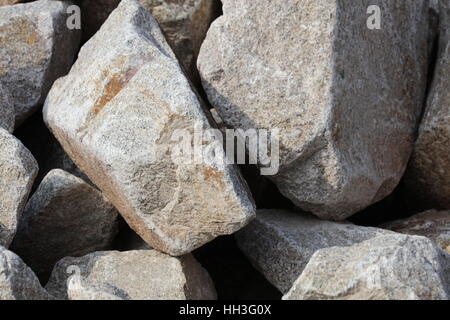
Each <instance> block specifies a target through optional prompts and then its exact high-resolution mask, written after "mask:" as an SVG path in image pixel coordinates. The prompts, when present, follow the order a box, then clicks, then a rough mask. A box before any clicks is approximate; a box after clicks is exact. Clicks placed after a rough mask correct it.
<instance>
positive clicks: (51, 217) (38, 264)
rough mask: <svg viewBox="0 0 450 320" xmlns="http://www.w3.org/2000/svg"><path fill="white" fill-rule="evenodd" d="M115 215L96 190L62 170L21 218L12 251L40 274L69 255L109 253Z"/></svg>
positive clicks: (50, 178)
mask: <svg viewBox="0 0 450 320" xmlns="http://www.w3.org/2000/svg"><path fill="white" fill-rule="evenodd" d="M117 217H118V212H117V210H116V209H115V208H114V207H113V205H112V204H111V203H110V202H109V201H108V200H106V199H105V198H104V197H103V195H102V194H101V193H100V192H99V191H98V190H96V189H94V188H92V187H91V186H90V185H88V184H87V183H86V182H84V181H83V180H81V179H80V178H77V177H75V176H73V175H71V174H69V173H67V172H65V171H63V170H59V169H56V170H52V171H50V172H49V173H48V174H47V176H46V177H45V178H44V180H42V182H41V184H40V185H39V188H38V189H37V190H36V192H35V193H34V194H33V196H32V197H31V199H30V201H29V202H28V204H27V206H26V208H25V210H24V213H23V215H22V217H21V219H20V223H19V228H18V230H17V233H16V237H15V238H14V241H13V243H12V245H11V248H12V250H14V252H16V253H17V254H19V255H20V256H21V257H22V259H23V260H24V261H25V262H26V263H27V264H28V265H29V266H30V267H31V268H32V269H33V270H34V271H35V272H36V273H38V274H39V275H40V274H50V272H51V271H52V268H53V266H54V264H55V263H56V262H58V261H59V260H60V259H62V258H64V257H67V256H75V257H79V256H83V255H85V254H88V253H91V252H94V251H99V250H105V249H109V248H110V245H111V242H112V240H113V239H114V236H115V235H116V233H117Z"/></svg>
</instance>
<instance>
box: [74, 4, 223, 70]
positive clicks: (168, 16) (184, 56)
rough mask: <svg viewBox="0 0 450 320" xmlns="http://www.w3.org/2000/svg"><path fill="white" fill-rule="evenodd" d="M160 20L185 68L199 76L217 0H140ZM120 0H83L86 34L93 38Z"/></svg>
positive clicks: (165, 33) (167, 38) (166, 35)
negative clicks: (201, 52) (202, 50)
mask: <svg viewBox="0 0 450 320" xmlns="http://www.w3.org/2000/svg"><path fill="white" fill-rule="evenodd" d="M139 2H140V3H141V4H142V6H143V7H145V8H146V9H147V10H149V11H150V12H151V13H152V15H153V16H154V17H155V19H156V20H157V21H158V23H159V25H160V27H161V29H162V31H163V33H164V35H165V37H166V40H167V42H168V43H169V45H170V46H171V47H172V50H173V51H174V52H175V54H176V56H177V57H178V58H179V60H180V61H181V63H182V65H183V66H184V68H185V70H186V71H187V72H188V74H189V75H190V76H191V78H193V79H195V77H196V74H197V67H196V61H197V55H198V52H199V50H200V46H201V43H202V41H203V39H204V38H205V36H206V32H207V31H208V28H209V25H210V23H211V22H212V20H213V18H214V16H215V12H216V9H217V7H218V1H217V0H177V1H173V0H139ZM119 3H120V0H83V1H82V6H81V7H82V12H83V22H84V25H83V26H85V37H86V38H87V39H88V38H90V37H91V36H92V35H93V34H94V33H95V32H96V31H97V30H98V29H99V28H100V26H101V25H102V24H103V23H104V21H105V20H106V19H107V18H108V16H109V15H110V13H111V12H112V11H113V10H114V9H115V8H116V7H117V6H118V4H119Z"/></svg>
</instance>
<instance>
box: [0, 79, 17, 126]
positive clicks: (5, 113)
mask: <svg viewBox="0 0 450 320" xmlns="http://www.w3.org/2000/svg"><path fill="white" fill-rule="evenodd" d="M15 117H16V116H15V112H14V105H13V104H12V101H11V96H10V95H9V92H8V91H7V90H6V88H3V86H2V85H1V84H0V128H3V129H5V130H7V131H8V132H10V133H12V132H13V131H14V123H15V121H16V120H15Z"/></svg>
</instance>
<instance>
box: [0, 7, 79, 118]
mask: <svg viewBox="0 0 450 320" xmlns="http://www.w3.org/2000/svg"><path fill="white" fill-rule="evenodd" d="M68 6H69V3H64V2H61V1H50V0H41V1H34V2H30V3H24V4H17V5H13V6H4V7H0V44H1V45H0V84H2V85H4V86H5V87H6V89H8V90H9V92H10V94H11V97H12V103H13V104H14V108H15V114H16V126H17V125H19V124H20V123H21V122H22V121H23V120H24V119H25V118H27V117H28V116H29V115H30V114H32V113H33V112H34V111H35V110H36V109H37V108H38V107H39V106H40V105H41V104H42V103H43V102H44V100H45V97H46V95H47V92H48V90H49V89H50V87H51V85H52V83H53V81H55V80H56V79H57V78H59V77H60V76H62V75H64V74H66V73H67V72H68V71H69V69H70V66H71V65H72V62H73V59H74V56H75V54H76V51H77V49H78V43H79V38H80V30H76V29H74V30H69V28H67V25H66V22H67V18H68V17H69V15H68V14H67V7H68Z"/></svg>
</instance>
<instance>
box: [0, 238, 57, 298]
mask: <svg viewBox="0 0 450 320" xmlns="http://www.w3.org/2000/svg"><path fill="white" fill-rule="evenodd" d="M50 299H52V297H51V296H50V295H49V294H48V293H47V291H46V290H45V289H44V288H42V286H41V284H40V283H39V280H38V278H37V277H36V275H35V274H34V273H33V271H32V270H31V269H30V268H29V267H28V266H27V265H26V264H25V263H24V262H23V261H22V260H21V259H20V258H19V257H18V256H17V255H16V254H14V253H13V252H11V251H9V250H6V249H5V248H4V247H2V246H0V300H50Z"/></svg>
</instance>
